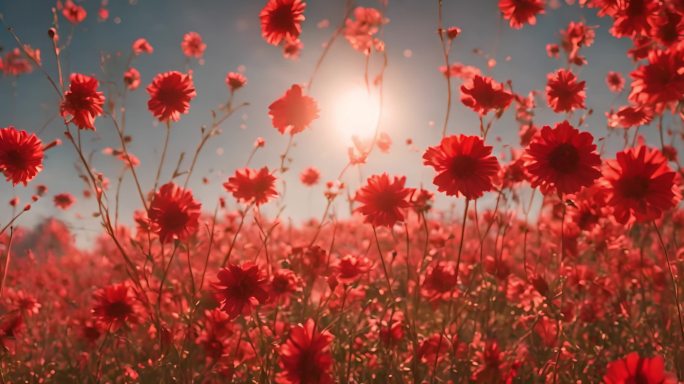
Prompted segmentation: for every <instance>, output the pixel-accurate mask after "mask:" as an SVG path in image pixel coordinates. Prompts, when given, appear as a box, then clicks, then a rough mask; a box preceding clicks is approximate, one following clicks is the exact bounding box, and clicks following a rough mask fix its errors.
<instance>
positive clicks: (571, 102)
mask: <svg viewBox="0 0 684 384" xmlns="http://www.w3.org/2000/svg"><path fill="white" fill-rule="evenodd" d="M584 85H585V82H584V81H579V82H578V81H577V77H576V76H575V74H574V73H572V72H570V71H568V70H566V69H559V70H558V71H556V72H554V73H550V74H549V75H548V78H547V83H546V100H547V101H548V103H549V106H550V107H551V108H552V109H553V111H554V112H570V111H572V110H573V109H577V108H584V99H585V97H586V93H585V90H584Z"/></svg>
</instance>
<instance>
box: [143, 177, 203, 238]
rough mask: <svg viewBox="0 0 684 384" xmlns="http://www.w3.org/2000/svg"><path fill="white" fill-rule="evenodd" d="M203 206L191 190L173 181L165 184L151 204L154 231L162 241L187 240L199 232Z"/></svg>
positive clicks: (150, 213)
mask: <svg viewBox="0 0 684 384" xmlns="http://www.w3.org/2000/svg"><path fill="white" fill-rule="evenodd" d="M201 207H202V205H201V204H200V203H198V202H197V201H195V199H194V198H193V197H192V192H190V191H189V190H184V189H182V188H180V187H178V186H177V185H176V184H174V183H172V182H170V183H167V184H164V185H162V186H161V187H160V188H159V190H158V191H157V192H156V193H155V194H154V199H153V200H152V203H151V204H150V209H149V220H150V222H151V224H152V231H153V232H155V233H157V234H158V235H159V239H160V241H161V242H162V243H165V242H167V241H169V240H172V239H177V240H181V241H182V240H185V239H187V238H188V237H190V236H191V235H193V234H194V233H195V232H197V229H198V227H199V217H200V213H201V211H200V209H201Z"/></svg>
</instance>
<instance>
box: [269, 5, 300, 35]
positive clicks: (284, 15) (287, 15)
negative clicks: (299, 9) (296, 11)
mask: <svg viewBox="0 0 684 384" xmlns="http://www.w3.org/2000/svg"><path fill="white" fill-rule="evenodd" d="M269 21H270V22H269V24H270V25H271V26H272V27H273V28H274V29H276V30H279V31H285V32H289V31H290V30H292V29H293V28H294V19H293V17H292V9H291V8H290V6H280V7H278V8H276V9H275V10H274V11H273V12H272V13H271V18H270V20H269Z"/></svg>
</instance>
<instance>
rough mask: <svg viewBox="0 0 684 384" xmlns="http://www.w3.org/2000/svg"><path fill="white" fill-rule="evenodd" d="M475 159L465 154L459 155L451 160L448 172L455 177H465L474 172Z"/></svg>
mask: <svg viewBox="0 0 684 384" xmlns="http://www.w3.org/2000/svg"><path fill="white" fill-rule="evenodd" d="M476 167H477V160H475V159H474V158H472V157H471V156H467V155H459V156H456V157H454V159H453V160H451V164H450V165H449V172H450V173H451V175H452V176H454V177H455V178H457V179H467V178H469V177H471V176H473V175H474V174H475V169H476Z"/></svg>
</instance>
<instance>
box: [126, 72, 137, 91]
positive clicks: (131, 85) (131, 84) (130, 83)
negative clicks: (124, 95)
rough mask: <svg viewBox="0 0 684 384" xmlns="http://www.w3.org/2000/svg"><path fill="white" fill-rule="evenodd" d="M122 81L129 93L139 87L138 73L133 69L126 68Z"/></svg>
mask: <svg viewBox="0 0 684 384" xmlns="http://www.w3.org/2000/svg"><path fill="white" fill-rule="evenodd" d="M123 80H124V84H126V88H128V90H129V91H135V90H136V89H138V87H139V86H140V72H138V70H137V69H135V68H128V71H126V72H124V78H123Z"/></svg>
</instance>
